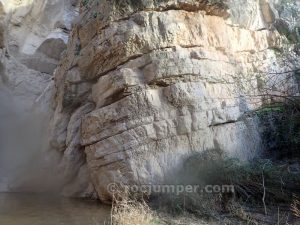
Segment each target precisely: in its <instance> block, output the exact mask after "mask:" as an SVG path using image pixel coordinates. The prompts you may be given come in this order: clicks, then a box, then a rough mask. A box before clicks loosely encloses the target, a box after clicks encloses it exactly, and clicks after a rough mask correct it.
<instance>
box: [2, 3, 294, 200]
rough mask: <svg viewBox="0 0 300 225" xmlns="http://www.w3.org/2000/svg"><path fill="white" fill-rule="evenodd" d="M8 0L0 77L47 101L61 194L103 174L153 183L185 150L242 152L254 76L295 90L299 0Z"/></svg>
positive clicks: (101, 191) (103, 189)
mask: <svg viewBox="0 0 300 225" xmlns="http://www.w3.org/2000/svg"><path fill="white" fill-rule="evenodd" d="M2 2H4V3H5V1H3V0H2ZM16 2H21V3H20V4H19V6H18V8H16V7H15V5H14V7H12V6H11V5H12V4H11V3H12V1H6V3H5V4H4V6H5V7H4V9H6V11H7V12H8V15H6V16H5V18H7V20H8V22H7V24H6V25H5V24H4V25H3V26H7V28H6V29H4V30H7V32H6V34H5V35H4V36H6V37H7V38H6V44H4V43H5V41H2V42H0V46H3V47H2V48H3V49H6V50H2V51H3V53H1V52H0V53H1V54H2V61H3V60H4V61H5V62H3V63H2V64H1V65H2V66H0V72H1V71H4V72H5V73H1V75H2V74H4V75H3V77H4V79H2V80H6V81H5V82H6V86H11V89H12V90H11V92H12V93H13V95H14V96H17V97H16V98H17V99H19V100H20V99H21V102H23V103H25V106H27V107H25V108H26V109H27V110H28V109H29V110H31V109H32V107H34V109H35V110H37V111H38V112H39V113H41V112H43V113H44V112H45V114H46V117H47V118H46V119H45V120H46V121H47V122H46V124H47V127H48V128H49V129H48V130H47V132H49V133H50V134H49V136H50V140H49V146H47V147H46V149H47V151H46V152H45V153H44V154H46V155H47V154H49V152H55V153H57V154H58V156H57V158H55V159H53V160H52V163H51V165H52V166H53V173H55V174H57V177H59V178H58V179H61V180H62V187H63V190H62V192H63V194H64V195H67V196H80V197H95V196H97V197H99V198H100V199H101V200H102V201H107V202H109V201H110V200H111V193H109V192H108V190H107V185H108V184H109V183H112V182H117V183H123V184H135V183H137V184H148V183H162V182H164V181H165V180H166V178H167V177H168V175H169V174H170V173H172V172H173V171H175V170H176V168H178V167H179V166H180V164H181V163H182V161H183V159H184V158H185V157H188V156H189V155H191V154H193V153H195V152H202V151H205V150H210V149H217V150H219V151H222V152H223V153H224V154H227V155H229V156H232V157H238V158H240V159H242V160H248V159H251V158H253V157H254V156H256V155H259V154H260V152H261V150H262V149H263V146H262V142H261V137H260V135H259V132H258V126H259V124H258V120H257V118H256V117H255V116H253V115H252V114H251V113H250V112H251V111H253V110H256V109H258V108H259V107H261V106H262V105H263V104H264V103H265V102H266V101H268V99H266V98H265V96H264V94H263V93H262V87H261V86H262V84H264V85H267V86H268V85H269V86H271V85H272V84H273V83H274V82H278V81H285V85H284V86H281V87H280V88H279V89H280V90H275V89H272V91H273V92H274V93H277V92H279V91H280V92H282V91H284V92H285V93H286V94H289V93H290V92H293V93H294V92H297V91H298V89H297V88H298V86H297V85H296V83H295V77H294V76H293V71H294V70H295V68H299V60H298V56H297V44H296V43H297V38H298V37H299V33H297V32H298V28H297V24H296V23H295V24H292V23H291V22H290V21H291V20H294V19H295V15H294V13H291V10H297V9H299V6H298V5H297V4H298V3H293V2H289V1H285V2H282V1H279V0H273V1H271V0H270V1H267V0H255V1H253V0H228V1H222V0H218V1H215V0H214V1H213V0H159V1H158V0H126V1H120V0H110V1H109V0H101V1H100V0H99V1H98V0H84V1H82V2H81V3H80V7H79V15H78V16H77V17H76V10H77V8H76V2H75V1H38V0H27V1H16ZM283 4H288V6H289V7H290V8H289V7H284V8H282V5H283ZM2 8H3V7H2ZM0 12H2V11H1V7H0ZM4 12H5V11H4ZM71 21H73V22H71ZM1 27H2V24H1ZM1 27H0V34H1V29H2V28H1ZM69 31H70V32H69ZM291 33H292V36H291V35H290V34H291ZM4 36H3V35H2V36H0V41H1V40H2V39H3V38H2V37H4ZM295 38H296V39H295ZM67 40H68V43H67ZM1 43H3V44H1ZM66 44H67V45H66ZM5 52H6V56H5ZM1 54H0V56H1ZM4 68H5V69H4ZM15 71H16V72H15ZM286 71H291V72H286ZM52 73H53V76H52ZM274 74H275V75H276V76H274ZM52 77H53V78H54V81H52V80H51V79H52ZM18 80H19V82H18ZM8 84H10V85H8ZM24 98H25V99H24ZM29 106H30V107H29ZM28 107H29V108H28ZM48 120H49V122H48Z"/></svg>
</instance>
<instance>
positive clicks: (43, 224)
mask: <svg viewBox="0 0 300 225" xmlns="http://www.w3.org/2000/svg"><path fill="white" fill-rule="evenodd" d="M109 214H110V207H109V206H106V205H102V204H100V203H98V202H96V201H90V200H79V199H67V198H61V197H57V196H50V195H48V196H46V195H34V194H4V193H0V225H100V224H101V225H102V224H109V222H108V221H109Z"/></svg>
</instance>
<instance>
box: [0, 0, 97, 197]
mask: <svg viewBox="0 0 300 225" xmlns="http://www.w3.org/2000/svg"><path fill="white" fill-rule="evenodd" d="M78 6H79V5H78V1H74V0H64V1H61V0H57V1H53V0H49V1H48V0H46V1H45V0H1V1H0V139H1V140H0V142H1V144H0V171H1V173H0V177H1V179H0V191H30V192H32V191H37V192H41V191H58V190H59V189H61V187H62V186H64V185H65V184H68V185H69V186H68V188H66V190H67V191H68V194H69V195H74V196H84V194H83V193H85V191H86V190H87V193H88V195H89V196H90V195H91V193H93V186H92V185H91V184H90V178H89V174H88V173H87V166H86V163H85V160H84V157H82V156H83V154H81V155H78V157H73V156H70V157H71V158H70V160H73V161H74V162H75V164H72V166H73V167H70V168H69V169H70V170H69V171H73V172H72V173H68V174H64V173H61V167H60V166H59V163H60V162H62V161H63V160H62V156H63V154H62V153H61V152H56V151H51V150H50V149H49V145H48V143H49V140H48V136H49V135H48V134H49V133H48V129H49V119H50V117H51V115H52V114H53V109H52V107H51V103H52V100H53V95H54V81H53V80H54V79H53V72H54V70H55V68H56V67H57V65H58V63H59V61H60V59H61V56H62V54H63V52H64V51H65V49H66V44H67V42H68V37H69V33H70V30H71V29H72V22H73V21H74V19H75V18H76V16H77V15H78ZM77 120H78V118H77V117H74V122H77ZM77 123H78V122H77ZM73 127H74V130H76V129H77V128H76V125H74V126H73ZM16 140H17V141H16ZM72 144H73V145H72V146H76V145H78V144H76V143H75V142H74V141H73V142H72ZM64 162H65V160H64ZM62 164H64V165H66V164H67V163H62ZM76 168H78V169H76ZM79 169H80V170H79ZM73 174H75V175H76V177H77V176H79V177H80V178H79V179H76V182H70V180H73V177H72V176H74V175H73ZM70 177H71V178H70Z"/></svg>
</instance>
